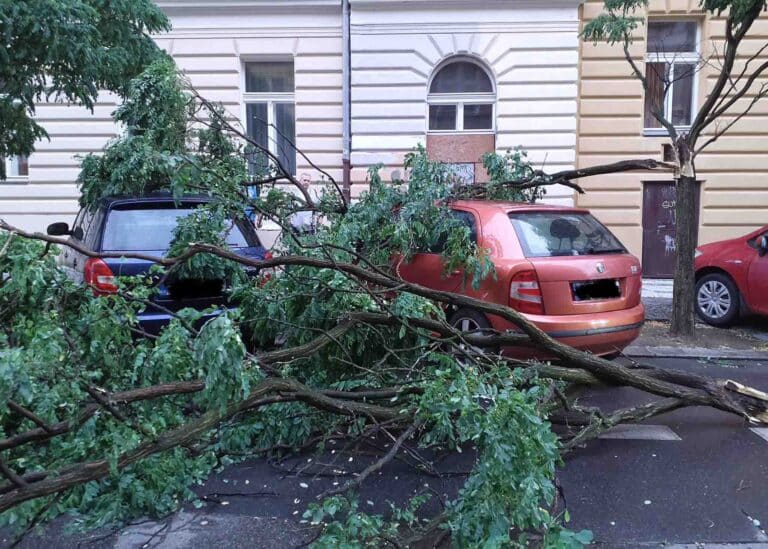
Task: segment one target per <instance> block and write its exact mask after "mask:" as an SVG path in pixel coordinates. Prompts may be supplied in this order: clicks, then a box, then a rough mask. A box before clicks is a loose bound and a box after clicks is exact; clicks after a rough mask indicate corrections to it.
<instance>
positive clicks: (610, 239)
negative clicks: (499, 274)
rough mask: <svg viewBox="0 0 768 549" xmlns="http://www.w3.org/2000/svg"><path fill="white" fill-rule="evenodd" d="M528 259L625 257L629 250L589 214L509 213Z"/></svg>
mask: <svg viewBox="0 0 768 549" xmlns="http://www.w3.org/2000/svg"><path fill="white" fill-rule="evenodd" d="M509 219H510V220H511V221H512V225H513V226H514V228H515V233H517V237H518V239H519V240H520V244H521V245H522V246H523V251H524V253H525V257H554V256H561V255H595V254H623V253H626V252H627V251H626V249H625V248H624V246H622V245H621V243H620V242H619V241H618V240H617V239H616V237H615V236H613V234H611V232H610V231H609V230H608V229H606V228H605V226H603V225H602V224H601V223H600V222H599V221H598V220H597V219H595V218H594V217H592V216H591V215H589V214H565V213H548V212H547V213H521V214H515V213H510V214H509Z"/></svg>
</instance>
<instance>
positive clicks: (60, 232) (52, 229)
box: [46, 221, 71, 236]
mask: <svg viewBox="0 0 768 549" xmlns="http://www.w3.org/2000/svg"><path fill="white" fill-rule="evenodd" d="M46 232H47V233H48V234H49V235H51V236H67V235H69V234H71V233H70V232H69V225H68V224H66V223H64V222H63V221H59V222H58V223H51V224H50V225H48V230H47V231H46Z"/></svg>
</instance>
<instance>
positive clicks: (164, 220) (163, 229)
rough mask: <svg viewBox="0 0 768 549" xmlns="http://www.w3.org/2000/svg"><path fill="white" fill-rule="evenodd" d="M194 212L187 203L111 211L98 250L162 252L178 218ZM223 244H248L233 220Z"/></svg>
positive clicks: (167, 244) (243, 245) (170, 237)
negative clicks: (176, 206)
mask: <svg viewBox="0 0 768 549" xmlns="http://www.w3.org/2000/svg"><path fill="white" fill-rule="evenodd" d="M194 211H195V208H194V207H189V206H185V207H180V208H164V207H162V206H160V207H151V208H141V209H125V210H124V209H115V210H112V211H111V212H110V213H109V217H108V218H107V223H106V225H105V226H104V236H103V240H102V245H101V249H102V251H105V252H130V251H156V252H165V251H167V250H168V248H169V247H170V245H171V241H172V240H173V231H174V229H176V227H177V225H178V224H179V220H180V219H181V218H184V217H187V216H188V215H190V214H192V213H193V212H194ZM226 244H227V246H230V247H232V248H247V247H248V241H247V240H246V238H245V236H244V235H243V232H242V231H241V230H240V228H239V227H238V226H237V224H235V223H234V222H233V221H230V222H229V223H228V226H227V227H226Z"/></svg>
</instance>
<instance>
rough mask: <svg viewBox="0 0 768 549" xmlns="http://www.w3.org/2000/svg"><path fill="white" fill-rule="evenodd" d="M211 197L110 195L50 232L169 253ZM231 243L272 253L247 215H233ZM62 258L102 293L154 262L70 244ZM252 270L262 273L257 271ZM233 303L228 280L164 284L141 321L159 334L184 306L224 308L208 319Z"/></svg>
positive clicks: (108, 248) (110, 246)
mask: <svg viewBox="0 0 768 549" xmlns="http://www.w3.org/2000/svg"><path fill="white" fill-rule="evenodd" d="M209 201H210V199H209V198H207V197H203V196H185V197H183V198H180V199H174V198H173V197H172V196H171V195H170V194H156V195H150V196H146V197H141V198H125V197H112V198H105V199H102V200H101V202H100V203H99V206H98V208H97V209H95V210H88V209H82V210H81V211H80V213H79V214H78V215H77V218H76V219H75V223H74V225H73V226H72V227H71V228H70V227H69V225H68V224H67V223H53V224H52V225H49V226H48V234H49V235H53V236H69V241H71V242H73V243H77V244H80V245H81V246H84V247H86V248H88V249H90V250H93V251H95V252H99V253H110V254H112V253H121V252H124V253H130V254H137V253H140V254H146V255H152V256H163V255H165V254H166V253H167V251H168V248H169V246H170V242H171V240H172V238H173V230H174V228H175V227H176V226H177V224H178V220H179V219H181V218H183V217H185V216H187V215H189V214H191V213H192V212H193V211H195V209H196V208H198V207H200V206H203V205H205V204H206V203H208V202H209ZM226 243H227V245H228V246H229V247H230V248H231V249H232V250H233V251H234V252H235V253H237V254H240V255H242V256H244V257H248V258H252V259H264V258H265V257H269V255H268V254H269V252H267V250H266V249H265V248H264V247H263V246H262V245H261V243H260V242H259V238H258V236H257V235H256V231H255V230H254V228H253V224H252V223H251V222H249V221H248V219H247V218H246V217H245V215H244V216H243V218H242V219H233V220H232V221H231V225H230V226H229V227H228V230H227V233H226ZM59 261H60V264H61V266H62V267H63V268H64V269H65V270H66V271H67V274H68V275H69V276H70V277H71V278H72V279H74V280H75V281H77V282H81V283H84V284H87V285H88V286H90V287H91V288H92V289H93V291H94V293H96V294H97V295H107V294H110V293H114V292H116V291H117V286H116V278H117V277H121V276H136V275H140V274H144V273H147V272H148V271H149V269H150V268H151V267H152V262H149V261H144V260H139V259H127V258H118V259H98V258H89V257H87V256H86V255H84V254H82V253H80V252H78V251H77V250H75V249H73V248H69V247H66V246H65V247H64V250H63V251H62V255H61V256H60V259H59ZM249 274H256V273H255V272H254V271H251V272H250V273H249ZM230 305H231V304H230V303H229V302H228V299H227V295H226V288H225V287H224V282H223V281H206V282H199V283H195V282H190V283H188V284H178V285H177V286H174V287H168V286H167V285H164V284H160V285H158V287H157V289H156V291H155V293H154V295H153V297H152V299H151V302H150V303H149V304H147V306H146V308H145V310H144V311H143V312H141V313H140V314H139V323H140V325H141V328H142V329H143V330H144V331H146V332H147V333H150V334H157V333H159V331H160V330H161V328H162V327H163V326H165V325H166V324H167V323H168V322H169V321H170V319H171V318H172V316H173V313H175V312H177V311H179V310H181V309H185V308H193V309H197V310H200V311H202V310H204V309H208V308H211V307H215V308H217V309H218V311H217V312H213V313H208V314H207V315H206V318H204V319H203V320H202V321H201V323H202V322H205V320H207V319H208V318H212V317H213V316H215V315H216V314H219V312H220V311H221V310H222V309H223V308H229V307H230Z"/></svg>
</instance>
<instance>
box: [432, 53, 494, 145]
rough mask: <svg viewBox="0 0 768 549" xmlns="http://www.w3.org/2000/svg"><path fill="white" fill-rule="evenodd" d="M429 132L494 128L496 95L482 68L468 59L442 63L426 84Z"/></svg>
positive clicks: (489, 79) (480, 130)
mask: <svg viewBox="0 0 768 549" xmlns="http://www.w3.org/2000/svg"><path fill="white" fill-rule="evenodd" d="M428 103H429V131H431V132H450V133H455V132H482V133H487V132H489V131H493V129H494V105H495V103H496V94H495V93H494V89H493V82H492V81H491V77H490V76H489V75H488V73H487V72H486V70H485V69H484V68H483V67H481V66H480V65H478V64H477V63H475V62H474V61H471V60H468V59H457V60H453V61H450V62H449V63H447V64H446V65H443V66H442V67H441V68H439V69H438V71H437V73H435V76H434V78H432V83H431V84H430V86H429V96H428Z"/></svg>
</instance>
